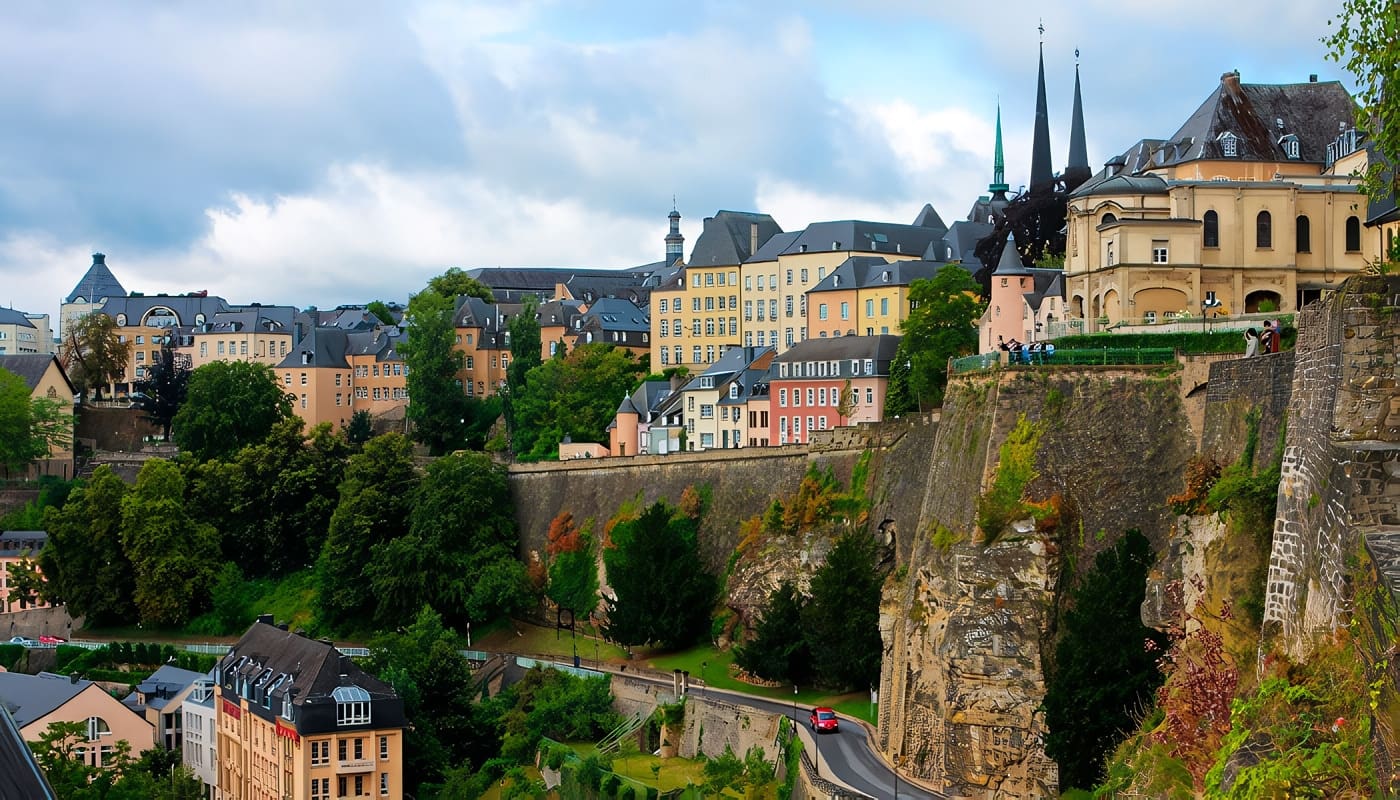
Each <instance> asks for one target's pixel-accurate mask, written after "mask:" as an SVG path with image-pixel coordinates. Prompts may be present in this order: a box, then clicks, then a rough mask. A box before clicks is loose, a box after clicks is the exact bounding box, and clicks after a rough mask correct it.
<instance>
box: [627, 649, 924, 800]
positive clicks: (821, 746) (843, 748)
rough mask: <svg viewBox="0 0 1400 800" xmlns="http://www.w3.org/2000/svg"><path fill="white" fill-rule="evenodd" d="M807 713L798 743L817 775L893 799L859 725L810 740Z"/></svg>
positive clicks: (710, 692)
mask: <svg viewBox="0 0 1400 800" xmlns="http://www.w3.org/2000/svg"><path fill="white" fill-rule="evenodd" d="M629 674H631V673H629ZM634 677H643V678H649V676H646V675H640V674H639V675H637V676H634ZM656 680H657V681H658V682H659V683H669V681H665V680H663V679H656ZM690 691H691V694H692V695H700V696H704V697H716V698H719V699H723V700H724V701H725V702H728V703H734V704H735V705H742V706H747V707H749V708H755V709H758V710H760V711H765V712H767V713H770V714H782V715H783V716H786V717H791V716H792V703H783V702H780V701H776V700H769V699H767V698H764V697H754V696H752V695H747V694H740V693H738V692H730V691H723V690H719V689H704V690H697V689H696V688H695V687H694V686H693V685H692V686H691V690H690ZM811 710H812V709H811V707H804V706H798V707H797V713H798V721H799V722H800V724H799V726H798V729H799V730H800V731H802V740H803V742H805V746H806V748H807V752H808V753H813V752H815V753H816V754H817V757H816V758H814V759H813V760H814V761H815V762H816V763H817V764H818V772H819V773H820V776H821V777H823V778H826V779H827V780H833V781H834V782H836V783H840V784H843V785H845V786H848V787H850V788H852V789H855V790H856V791H858V792H860V793H861V794H865V795H868V796H870V797H876V798H880V800H886V798H891V797H894V796H895V791H896V789H895V782H896V779H895V774H894V772H892V771H891V770H890V768H889V766H887V765H886V764H885V762H884V761H883V760H882V759H881V758H880V757H879V756H878V755H876V754H875V750H874V748H873V747H872V745H871V742H870V741H869V739H868V738H867V736H866V729H865V728H864V727H862V726H861V725H860V724H859V723H856V722H854V721H852V720H850V719H848V718H844V717H843V718H842V723H841V729H840V731H838V732H837V733H834V734H833V733H824V734H821V735H820V736H817V737H816V738H815V741H814V738H813V733H812V730H811V729H810V728H809V727H807V720H806V716H805V715H806V714H808V713H809V712H811ZM898 792H899V797H907V798H910V800H942V798H943V797H944V796H943V795H941V794H935V793H933V792H930V791H928V790H927V789H924V788H922V787H919V786H914V785H911V784H910V783H908V782H907V781H905V780H902V779H901V780H899V781H898Z"/></svg>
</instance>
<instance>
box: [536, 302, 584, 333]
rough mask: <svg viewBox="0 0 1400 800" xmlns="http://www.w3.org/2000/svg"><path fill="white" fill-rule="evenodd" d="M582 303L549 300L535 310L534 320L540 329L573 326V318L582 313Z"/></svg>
mask: <svg viewBox="0 0 1400 800" xmlns="http://www.w3.org/2000/svg"><path fill="white" fill-rule="evenodd" d="M582 308H583V303H582V302H581V301H579V300H550V301H549V302H548V303H542V304H541V305H540V306H539V308H538V309H536V310H535V318H536V319H538V320H539V323H540V327H551V326H555V325H563V326H566V327H567V326H570V325H573V320H574V317H577V316H578V315H579V314H582V313H583V310H582Z"/></svg>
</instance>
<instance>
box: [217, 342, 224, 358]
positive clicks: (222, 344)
mask: <svg viewBox="0 0 1400 800" xmlns="http://www.w3.org/2000/svg"><path fill="white" fill-rule="evenodd" d="M218 351H219V355H223V354H224V340H223V339H220V340H219V342H218Z"/></svg>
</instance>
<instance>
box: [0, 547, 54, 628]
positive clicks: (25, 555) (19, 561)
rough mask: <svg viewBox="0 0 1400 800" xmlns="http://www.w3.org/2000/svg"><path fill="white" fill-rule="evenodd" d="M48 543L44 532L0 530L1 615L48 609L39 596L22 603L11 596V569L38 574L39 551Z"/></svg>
mask: <svg viewBox="0 0 1400 800" xmlns="http://www.w3.org/2000/svg"><path fill="white" fill-rule="evenodd" d="M48 540H49V535H48V534H47V533H45V532H44V531H0V613H8V612H11V611H23V610H25V609H26V608H48V607H49V604H48V603H46V602H44V599H43V598H42V597H35V598H31V599H30V600H25V599H23V598H19V597H12V596H11V595H10V590H11V589H12V588H13V586H14V580H13V579H12V577H11V576H12V575H13V570H16V569H27V570H33V571H34V572H40V569H39V551H40V550H43V549H44V544H45V543H46V542H48ZM65 633H66V631H65ZM7 635H8V634H7Z"/></svg>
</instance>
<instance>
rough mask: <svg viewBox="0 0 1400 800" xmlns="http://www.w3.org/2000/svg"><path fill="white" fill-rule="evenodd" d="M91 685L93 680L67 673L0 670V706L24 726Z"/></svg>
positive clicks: (17, 722) (18, 723)
mask: <svg viewBox="0 0 1400 800" xmlns="http://www.w3.org/2000/svg"><path fill="white" fill-rule="evenodd" d="M91 685H92V681H85V680H78V681H73V680H72V679H70V678H69V677H68V676H67V675H55V674H54V673H52V672H40V673H39V674H38V675H25V674H24V673H22V672H0V705H3V706H4V707H5V710H7V711H9V712H10V716H12V717H14V719H15V723H16V724H17V725H19V726H20V727H21V728H23V727H24V726H25V725H28V724H29V723H31V722H33V721H34V720H36V719H39V718H40V717H42V716H44V715H45V714H48V713H49V712H50V711H53V710H54V709H55V708H58V707H59V706H61V705H63V704H64V703H66V702H68V701H69V700H72V699H73V698H74V697H75V696H76V695H77V694H78V693H79V692H81V691H82V690H84V689H86V688H87V687H89V686H91Z"/></svg>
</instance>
